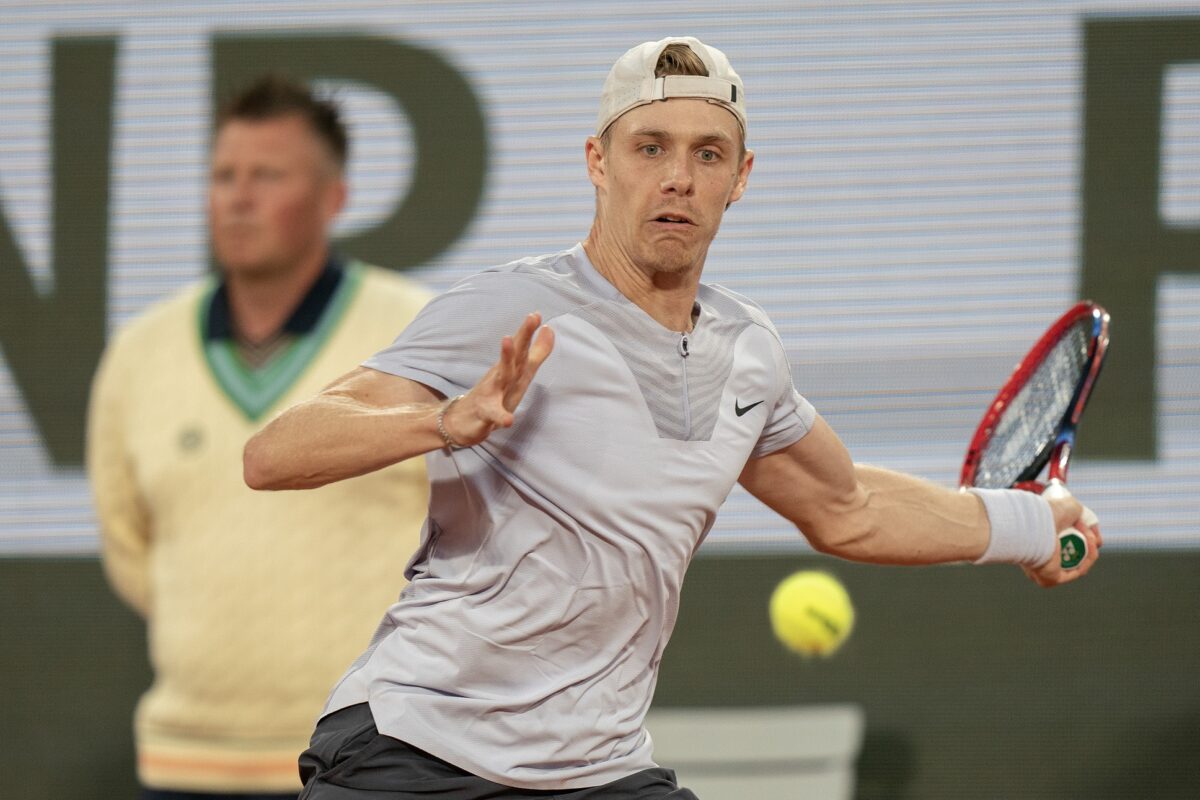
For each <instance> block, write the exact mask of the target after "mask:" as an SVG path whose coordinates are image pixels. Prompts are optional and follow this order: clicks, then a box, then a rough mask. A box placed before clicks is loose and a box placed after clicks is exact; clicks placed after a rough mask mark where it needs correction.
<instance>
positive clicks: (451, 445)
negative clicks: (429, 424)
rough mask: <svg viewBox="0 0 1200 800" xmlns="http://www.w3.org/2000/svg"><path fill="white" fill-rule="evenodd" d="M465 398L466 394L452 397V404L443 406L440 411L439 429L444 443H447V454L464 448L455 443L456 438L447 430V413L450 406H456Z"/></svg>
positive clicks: (438, 416) (438, 417) (438, 418)
mask: <svg viewBox="0 0 1200 800" xmlns="http://www.w3.org/2000/svg"><path fill="white" fill-rule="evenodd" d="M464 397H466V395H465V394H460V395H458V396H457V397H451V398H450V402H449V403H446V405H444V406H442V408H441V410H440V411H438V415H437V429H438V433H440V434H441V435H442V441H443V442H445V443H446V452H449V451H451V450H461V449H462V448H463V445H461V444H459V443H458V442H456V441H454V437H452V436H451V435H450V432H449V431H447V430H446V412H447V411H449V410H450V406H452V405H454V404H455V403H457V402H458V401H459V400H462V399H463V398H464Z"/></svg>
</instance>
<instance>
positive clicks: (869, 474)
mask: <svg viewBox="0 0 1200 800" xmlns="http://www.w3.org/2000/svg"><path fill="white" fill-rule="evenodd" d="M855 478H856V480H857V483H858V488H857V491H856V492H855V500H854V502H853V503H852V505H851V506H850V508H849V509H847V512H846V514H844V515H840V518H838V519H830V520H826V524H824V525H822V526H820V527H819V528H818V529H817V530H816V531H813V532H811V533H809V539H810V540H812V543H813V545H814V547H816V548H818V549H820V550H822V551H825V552H828V553H831V554H833V555H837V556H840V557H842V558H847V559H852V560H854V561H867V562H872V563H879V564H939V563H945V562H952V561H973V560H975V559H977V558H978V557H979V556H980V555H982V554H983V552H984V550H985V549H986V548H987V544H988V538H989V525H988V517H987V512H986V510H985V509H984V506H983V503H982V502H981V501H980V500H979V498H978V497H975V496H974V495H971V494H967V493H963V492H957V491H953V490H950V489H946V488H944V487H941V486H937V485H934V484H932V483H929V482H928V481H924V480H921V479H919V478H915V477H913V476H911V475H905V474H902V473H898V472H892V471H890V470H885V469H879V468H877V467H870V466H864V465H856V466H855ZM806 533H808V532H807V531H806Z"/></svg>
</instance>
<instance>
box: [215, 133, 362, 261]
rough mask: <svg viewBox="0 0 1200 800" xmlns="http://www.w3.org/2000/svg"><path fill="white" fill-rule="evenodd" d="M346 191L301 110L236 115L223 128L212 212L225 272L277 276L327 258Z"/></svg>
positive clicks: (217, 148)
mask: <svg viewBox="0 0 1200 800" xmlns="http://www.w3.org/2000/svg"><path fill="white" fill-rule="evenodd" d="M345 198H346V188H345V183H344V181H343V179H342V176H341V171H340V170H339V169H338V167H337V165H336V163H335V160H334V158H333V156H332V155H331V154H330V153H329V152H328V150H327V149H326V147H325V146H324V144H323V143H322V142H321V140H320V139H319V138H318V137H317V135H316V134H315V133H314V132H313V131H312V130H311V129H310V128H309V126H308V124H307V123H306V122H305V121H304V119H303V118H301V117H299V116H295V115H292V116H284V117H279V118H276V119H268V120H261V121H259V120H239V119H234V120H230V121H228V122H226V123H225V124H224V125H223V126H221V128H220V130H219V131H218V132H217V137H216V141H215V142H214V144H213V152H212V171H211V174H210V176H209V193H208V220H209V235H210V236H211V240H212V245H213V250H214V251H215V253H216V256H217V261H218V262H220V264H221V266H222V267H223V268H224V269H225V270H226V272H228V273H230V274H232V275H240V276H245V277H267V276H275V275H280V274H286V273H288V272H289V271H291V270H294V269H297V268H299V267H303V266H305V265H309V264H311V263H312V261H313V260H314V259H323V258H324V256H325V250H326V246H327V245H326V242H327V235H328V230H329V226H330V225H331V224H332V222H333V219H334V217H336V216H337V213H338V212H339V211H340V210H341V208H342V206H343V205H344V203H345Z"/></svg>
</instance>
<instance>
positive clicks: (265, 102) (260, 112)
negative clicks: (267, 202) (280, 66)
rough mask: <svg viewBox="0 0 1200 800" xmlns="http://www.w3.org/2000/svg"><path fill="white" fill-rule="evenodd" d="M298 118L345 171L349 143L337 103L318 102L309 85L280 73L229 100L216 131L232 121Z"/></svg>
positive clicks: (218, 115) (249, 86) (328, 101)
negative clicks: (322, 143) (306, 124)
mask: <svg viewBox="0 0 1200 800" xmlns="http://www.w3.org/2000/svg"><path fill="white" fill-rule="evenodd" d="M290 116H298V117H300V118H301V119H303V120H304V121H305V122H306V123H308V126H309V128H310V129H311V130H312V132H313V133H315V134H316V135H317V138H318V139H320V140H321V141H322V142H324V144H325V145H326V146H327V147H328V148H329V153H330V155H332V156H333V158H334V161H336V162H337V165H338V168H339V169H345V168H346V160H347V159H348V158H349V155H350V141H349V137H348V136H347V134H346V126H345V125H344V124H343V122H342V118H341V112H340V110H339V108H338V106H337V104H336V103H335V102H333V101H332V100H328V99H325V98H319V97H317V96H316V95H314V94H313V91H312V89H311V88H309V87H308V86H307V85H305V84H303V83H300V82H299V81H296V80H293V79H292V78H289V77H287V76H286V75H281V74H279V73H267V74H266V75H263V76H261V77H259V78H257V79H256V80H255V81H254V82H253V83H251V84H249V85H248V86H246V87H244V88H243V89H242V90H241V91H239V92H237V93H236V94H234V95H233V96H232V97H230V98H229V99H228V100H227V101H226V102H225V103H224V104H223V105H222V106H221V110H220V111H219V112H218V114H217V120H216V129H217V130H220V129H221V128H222V127H224V126H225V124H226V123H228V122H232V121H233V120H243V121H250V122H262V121H266V120H273V119H279V118H280V117H290Z"/></svg>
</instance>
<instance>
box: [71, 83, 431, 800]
mask: <svg viewBox="0 0 1200 800" xmlns="http://www.w3.org/2000/svg"><path fill="white" fill-rule="evenodd" d="M346 159H347V135H346V130H345V128H344V126H343V123H342V121H341V119H340V118H339V112H338V108H337V107H336V105H334V104H333V103H331V102H328V101H326V100H322V99H318V98H316V97H314V95H313V94H312V93H311V91H310V90H309V89H308V88H307V87H305V86H303V85H299V84H296V83H293V82H291V81H289V80H286V79H283V78H280V77H276V76H268V77H265V78H262V79H260V80H259V81H258V82H256V83H255V84H254V85H252V86H250V87H249V88H248V89H246V90H245V91H244V92H243V93H241V94H240V95H238V96H237V97H234V98H233V99H232V100H231V101H230V102H229V103H228V104H227V105H226V106H225V107H224V108H223V109H222V110H221V112H220V114H219V116H218V119H217V124H216V131H215V137H214V141H213V148H212V153H211V174H210V183H209V199H208V217H209V228H210V236H211V242H212V247H213V251H214V253H215V256H216V260H217V262H218V263H219V265H220V272H219V275H217V276H215V277H214V278H212V279H209V280H205V281H203V282H201V283H199V284H197V285H194V286H192V287H190V288H188V289H187V290H185V291H183V292H182V293H180V294H179V295H178V296H176V297H174V298H171V299H169V300H167V301H166V302H164V303H161V304H159V305H157V306H156V307H154V308H152V309H150V310H149V311H147V312H146V313H145V314H143V315H142V316H141V317H139V318H138V319H136V320H135V321H133V322H132V323H131V324H129V325H128V326H127V327H126V328H125V329H123V330H121V331H120V332H119V333H118V334H117V336H116V337H115V338H114V340H113V341H112V342H111V343H110V345H109V347H108V349H107V350H106V352H105V354H104V357H103V359H102V361H101V365H100V368H99V370H98V372H97V375H96V378H95V382H94V385H93V391H92V399H91V408H90V419H89V430H88V471H89V475H90V479H91V484H92V490H93V494H94V497H95V503H96V509H97V513H98V515H99V519H100V524H101V532H102V543H103V562H104V568H105V571H106V574H107V576H108V578H109V580H110V582H111V584H112V586H113V588H114V590H115V591H116V593H117V594H118V595H119V596H120V597H121V598H122V599H123V600H124V601H125V602H126V603H128V604H129V605H130V606H131V607H132V608H133V609H134V610H136V611H137V612H138V613H140V614H141V615H142V616H143V617H145V619H146V623H147V626H148V635H149V647H150V658H151V663H152V666H153V669H154V683H153V685H152V686H151V687H150V690H149V691H148V692H147V693H146V694H145V695H144V696H143V697H142V700H141V702H140V704H139V706H138V708H137V712H136V715H135V735H136V741H137V750H138V775H139V779H140V781H141V783H142V785H143V787H144V789H145V791H144V795H143V796H144V797H145V798H147V799H148V800H149V799H150V798H153V799H155V800H163V799H165V798H188V797H191V798H195V797H224V798H229V797H231V796H238V797H295V796H296V793H297V792H298V790H299V787H300V783H299V779H298V777H297V769H296V758H297V755H298V754H299V753H300V752H301V751H302V750H303V749H304V748H305V747H306V745H307V743H308V737H309V734H310V733H311V731H312V726H313V722H314V720H315V719H316V717H317V715H318V714H319V713H320V711H321V706H322V703H323V702H324V700H325V697H326V694H327V693H328V690H329V686H330V685H331V684H332V683H333V682H334V680H335V679H336V678H337V677H338V675H340V674H341V673H342V672H343V671H344V670H345V669H346V667H347V666H348V665H349V663H350V662H351V661H352V660H353V659H354V657H355V656H356V655H357V654H358V653H359V652H361V651H362V648H363V647H364V646H365V644H366V643H367V641H368V639H369V637H370V634H371V631H372V629H373V627H374V625H375V622H376V621H377V619H378V616H379V613H380V611H381V610H382V609H383V608H385V607H386V606H387V605H388V604H389V603H390V602H391V601H392V600H394V599H395V594H396V592H397V590H398V581H400V579H401V577H402V575H401V570H402V568H403V565H404V563H405V561H406V560H407V559H408V557H409V555H410V554H411V553H412V551H413V550H414V548H415V546H416V543H417V540H418V536H419V531H420V526H421V523H422V520H423V518H424V516H425V507H426V501H427V482H426V477H425V472H424V467H423V465H422V463H421V461H420V460H419V459H413V460H411V461H407V462H405V463H403V464H397V465H395V466H394V467H391V468H389V469H386V470H382V471H380V472H375V473H372V474H370V475H364V476H362V477H359V478H356V479H353V480H350V481H346V482H341V483H337V484H334V485H331V486H328V487H327V488H325V489H322V490H320V491H317V492H304V493H301V494H289V495H278V494H270V493H262V492H253V491H251V490H250V489H248V488H247V487H246V485H245V484H244V483H243V482H242V469H241V456H242V447H243V445H244V443H245V441H246V439H247V438H248V437H249V436H250V435H251V434H252V433H253V432H254V431H255V430H257V429H258V428H259V427H260V426H261V425H262V423H263V422H265V421H266V420H267V419H268V418H269V417H270V416H271V415H273V414H274V413H276V412H277V411H278V410H281V409H284V408H287V407H289V406H291V405H293V404H295V403H296V402H298V401H300V400H302V399H305V398H307V397H310V396H312V395H313V394H314V393H315V392H317V391H319V390H320V389H321V388H322V387H323V386H325V385H326V384H327V383H329V382H330V381H331V380H333V379H334V378H335V377H337V376H338V375H340V374H342V373H343V372H345V370H346V368H347V366H348V365H351V364H355V363H358V362H360V361H362V360H363V359H364V358H365V357H366V356H368V355H370V354H371V353H373V352H375V351H377V350H379V349H380V348H381V347H383V346H385V345H387V344H388V343H389V342H390V341H391V340H392V338H393V336H394V335H395V332H396V331H397V330H400V329H402V328H403V327H404V326H405V325H407V324H408V322H409V321H410V320H411V319H412V318H413V316H414V315H415V314H416V313H417V311H418V310H420V308H421V307H422V306H423V305H424V304H425V302H426V300H427V299H428V297H427V295H426V294H425V292H424V291H423V290H421V289H420V288H418V287H417V286H416V285H414V284H413V283H411V282H409V281H407V280H406V279H404V278H402V277H400V276H398V275H396V274H394V273H390V272H387V271H385V270H382V269H378V268H375V267H370V266H366V265H363V264H359V263H355V262H352V261H343V260H341V259H339V258H338V257H337V256H336V255H335V254H333V252H332V251H331V247H330V231H331V227H332V225H333V222H334V219H335V218H336V216H337V215H338V213H339V212H340V211H341V210H342V208H343V206H344V205H345V202H346V194H347V189H346V182H345V167H346Z"/></svg>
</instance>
